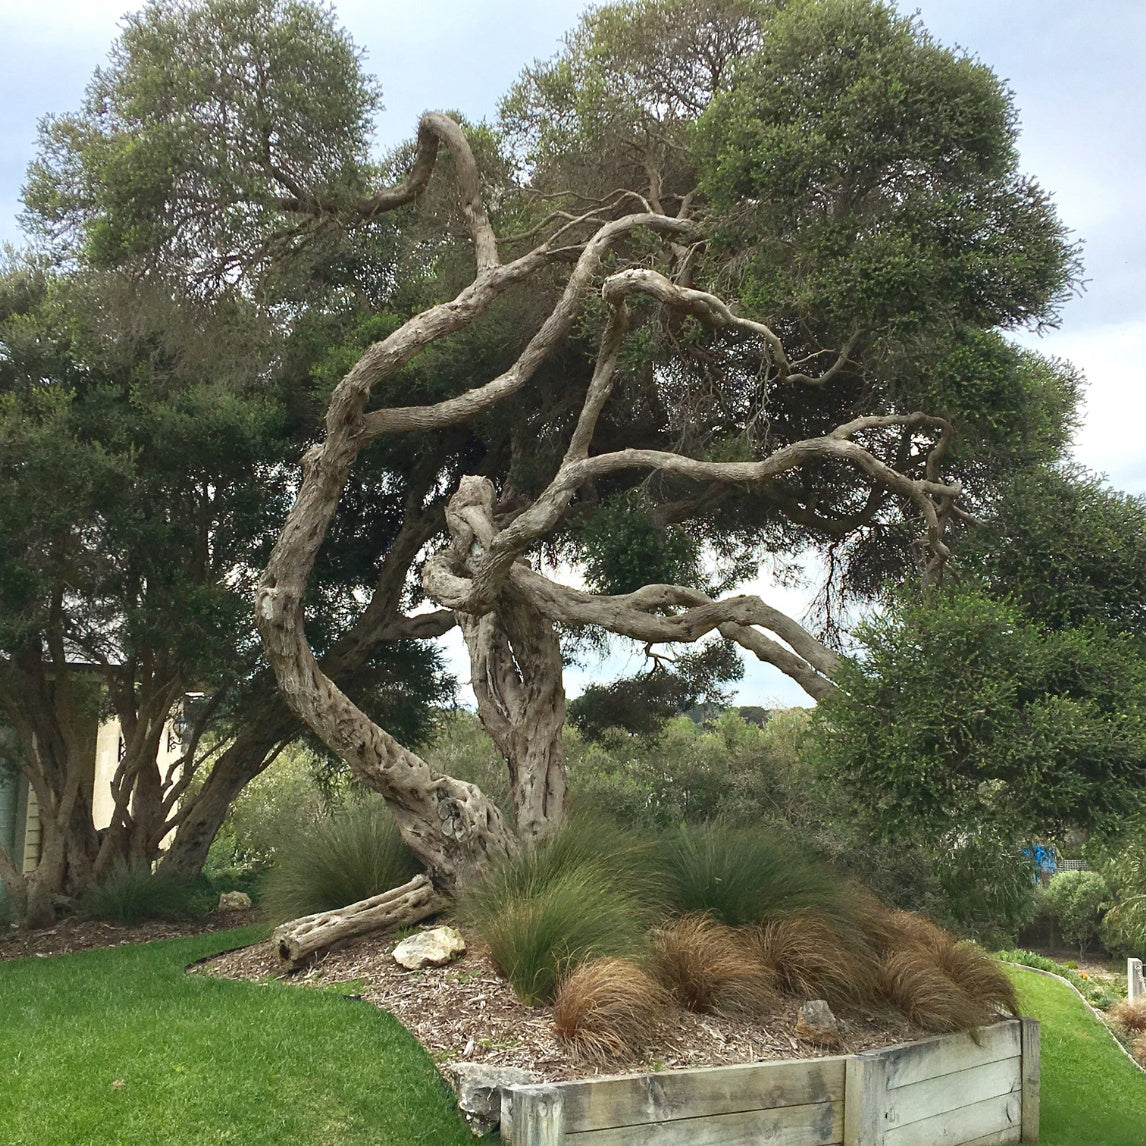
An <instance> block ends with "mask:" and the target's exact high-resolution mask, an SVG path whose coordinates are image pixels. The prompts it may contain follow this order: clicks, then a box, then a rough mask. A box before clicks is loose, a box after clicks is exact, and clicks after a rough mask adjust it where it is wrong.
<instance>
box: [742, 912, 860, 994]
mask: <svg viewBox="0 0 1146 1146" xmlns="http://www.w3.org/2000/svg"><path fill="white" fill-rule="evenodd" d="M857 938H858V937H855V936H853V937H852V938H851V939H850V940H849V939H848V938H846V937H845V935H844V934H843V933H842V932H841V931H840V930H839V928H838V927H836V926H835V925H834V924H833V923H831V922H829V921H828V920H827V919H825V918H823V917H822V916H820V915H816V914H814V913H813V912H801V913H799V914H797V915H792V916H789V917H788V918H786V919H774V920H772V921H770V922H768V923H765V924H763V925H762V926H760V927H758V928H755V929H754V931H753V944H754V948H755V954H756V958H757V959H758V960H759V962H760V963H761V964H762V965H763V966H764V967H766V968H769V969H770V970H771V971H772V973H773V974H774V975H775V976H776V980H777V982H779V984H780V985H781V986H782V987H783V988H784V990H786V991H789V992H791V993H792V994H795V995H802V996H804V997H805V998H808V999H826V1000H827V1001H828V1002H829V1003H831V1004H832V1005H833V1006H840V1005H846V1006H861V1005H863V1004H864V1003H866V1002H868V1001H869V1000H870V999H872V998H873V997H874V995H875V993H876V991H877V987H878V966H877V963H876V960H875V958H874V957H873V955H872V952H871V951H870V949H869V948H868V946H867V944H866V943H863V942H860V941H857Z"/></svg>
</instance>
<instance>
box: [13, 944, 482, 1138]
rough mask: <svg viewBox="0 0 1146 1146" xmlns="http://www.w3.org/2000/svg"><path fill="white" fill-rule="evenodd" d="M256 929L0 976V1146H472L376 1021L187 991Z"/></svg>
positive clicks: (415, 1056)
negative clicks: (205, 959)
mask: <svg viewBox="0 0 1146 1146" xmlns="http://www.w3.org/2000/svg"><path fill="white" fill-rule="evenodd" d="M258 937H260V936H259V935H257V934H255V933H254V932H253V930H252V929H246V930H244V931H239V932H227V933H222V934H215V935H207V936H202V937H199V938H196V939H187V940H175V941H171V942H166V943H155V944H147V945H141V946H136V947H122V948H109V949H105V950H100V951H89V952H82V953H79V954H75V955H67V956H60V957H55V958H49V959H21V960H17V961H14V962H9V963H0V1143H3V1146H18V1144H19V1146H23V1144H28V1146H32V1144H35V1146H71V1144H87V1143H91V1144H93V1146H95V1144H99V1146H104V1144H111V1143H140V1144H144V1143H146V1144H147V1146H168V1144H172V1146H174V1144H183V1143H186V1144H188V1146H191V1144H194V1146H205V1144H207V1143H216V1142H233V1143H237V1144H241V1146H258V1144H260V1143H272V1142H273V1143H284V1142H288V1143H292V1144H298V1146H311V1144H313V1146H320V1144H321V1146H325V1144H328V1143H339V1144H340V1146H341V1144H355V1143H367V1142H369V1143H372V1144H381V1146H417V1144H419V1143H421V1144H424V1146H470V1144H471V1143H472V1141H473V1139H472V1138H471V1137H470V1134H469V1131H468V1130H467V1129H466V1127H465V1125H464V1123H463V1122H462V1121H461V1119H460V1118H459V1117H458V1115H457V1113H456V1111H455V1110H454V1108H453V1103H452V1098H451V1096H450V1095H449V1094H448V1092H447V1090H446V1088H445V1087H444V1085H442V1083H441V1082H440V1080H439V1079H438V1076H437V1073H436V1071H435V1070H434V1067H433V1064H432V1063H431V1061H430V1059H429V1058H428V1057H427V1055H426V1054H425V1052H424V1051H423V1050H422V1048H421V1047H420V1046H419V1045H418V1044H417V1043H416V1042H415V1041H414V1039H413V1038H412V1037H411V1036H410V1035H409V1034H408V1033H407V1032H406V1030H405V1029H404V1028H403V1027H402V1026H401V1025H400V1024H399V1023H398V1022H397V1021H396V1020H394V1019H393V1018H391V1017H390V1016H389V1015H387V1014H384V1013H382V1012H381V1011H378V1010H377V1009H376V1008H374V1007H371V1006H367V1005H364V1004H362V1003H356V1002H352V1001H349V1000H343V999H342V998H334V997H332V996H331V995H330V994H329V993H325V992H319V991H310V990H299V989H298V988H296V987H287V986H283V985H280V984H256V983H238V982H230V981H226V980H220V979H213V978H210V977H208V976H198V975H186V974H184V971H183V968H184V965H185V964H187V963H189V962H191V961H192V960H194V959H197V958H199V957H201V956H203V955H206V954H210V953H212V952H214V951H219V950H223V949H225V948H227V947H233V946H236V945H238V944H242V943H247V942H251V941H252V940H253V939H255V938H258Z"/></svg>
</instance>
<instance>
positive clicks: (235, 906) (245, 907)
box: [215, 891, 251, 911]
mask: <svg viewBox="0 0 1146 1146" xmlns="http://www.w3.org/2000/svg"><path fill="white" fill-rule="evenodd" d="M215 910H216V911H250V910H251V897H250V896H249V895H248V894H247V893H246V892H245V891H225V892H223V894H222V895H220V896H219V906H218V907H216V908H215Z"/></svg>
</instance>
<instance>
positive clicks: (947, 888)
mask: <svg viewBox="0 0 1146 1146" xmlns="http://www.w3.org/2000/svg"><path fill="white" fill-rule="evenodd" d="M924 850H925V854H926V855H927V856H928V861H929V864H930V867H931V872H932V875H933V877H934V879H935V880H936V882H937V884H938V889H939V891H940V894H941V899H940V906H939V915H940V916H941V918H942V919H943V920H944V922H945V923H946V924H947V925H948V926H950V927H953V928H954V929H955V930H956V931H958V932H959V933H961V934H964V935H972V936H974V937H975V938H976V939H978V940H979V941H980V942H982V943H986V944H991V945H994V944H998V943H1009V942H1013V941H1014V938H1015V935H1016V934H1017V933H1018V932H1019V931H1020V930H1021V929H1022V928H1023V927H1025V926H1026V925H1027V924H1028V923H1030V922H1031V921H1032V920H1033V919H1034V918H1035V917H1036V914H1037V912H1038V907H1039V900H1038V896H1037V892H1038V885H1037V883H1036V881H1035V872H1034V863H1033V861H1032V860H1031V858H1030V857H1029V856H1026V855H1024V854H1023V849H1022V847H1021V846H1020V845H1019V844H1017V843H1016V842H1015V840H1014V839H1013V838H1012V836H1011V835H1010V834H1009V833H1008V832H1007V831H1006V830H1000V829H994V830H992V829H990V828H983V829H981V830H979V831H977V832H975V833H955V834H954V836H953V837H951V838H947V839H940V840H936V841H933V842H932V844H931V846H929V847H926V848H925V849H924Z"/></svg>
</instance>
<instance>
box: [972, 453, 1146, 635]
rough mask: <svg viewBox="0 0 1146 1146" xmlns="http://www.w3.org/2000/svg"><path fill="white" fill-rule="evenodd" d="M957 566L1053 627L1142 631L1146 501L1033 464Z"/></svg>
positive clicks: (1073, 471) (1005, 492)
mask: <svg viewBox="0 0 1146 1146" xmlns="http://www.w3.org/2000/svg"><path fill="white" fill-rule="evenodd" d="M958 558H959V564H960V566H961V567H962V568H964V569H969V570H971V571H973V572H974V573H975V574H977V575H979V576H981V577H982V578H983V579H984V582H985V584H986V585H987V586H988V587H989V589H990V591H991V592H992V594H993V595H995V596H997V597H1002V596H1008V597H1010V598H1011V599H1012V600H1014V601H1016V602H1017V603H1018V604H1019V605H1020V606H1021V607H1022V609H1023V612H1024V613H1025V614H1026V616H1028V617H1030V618H1031V619H1033V620H1037V621H1038V622H1040V623H1041V624H1044V625H1046V626H1047V627H1048V628H1052V629H1069V628H1078V627H1083V626H1087V625H1091V624H1100V625H1103V626H1104V627H1105V628H1107V629H1109V630H1111V631H1112V632H1121V633H1126V634H1129V635H1131V636H1135V635H1137V636H1140V635H1141V633H1142V632H1143V631H1144V630H1146V500H1144V499H1143V498H1141V497H1131V496H1129V495H1127V494H1123V493H1119V492H1118V491H1117V490H1113V489H1111V488H1110V487H1109V486H1108V485H1107V484H1106V483H1105V482H1104V481H1102V479H1101V478H1099V477H1097V476H1095V475H1094V474H1090V473H1088V472H1086V471H1085V470H1081V469H1078V468H1076V467H1070V466H1062V467H1056V468H1038V469H1033V470H1030V471H1027V472H1024V473H1021V474H1019V475H1017V476H1016V477H1015V478H1014V479H1013V480H1012V481H1011V482H1009V483H1008V484H1007V485H1006V486H1005V487H1004V488H1003V489H1002V490H1001V491H1000V492H999V496H998V499H997V501H996V502H995V504H994V505H993V506H992V507H991V513H990V519H989V521H988V523H987V525H986V527H985V528H977V529H972V530H969V531H968V532H967V535H966V537H965V538H964V540H963V542H962V544H961V545H960V548H959V552H958Z"/></svg>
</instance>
